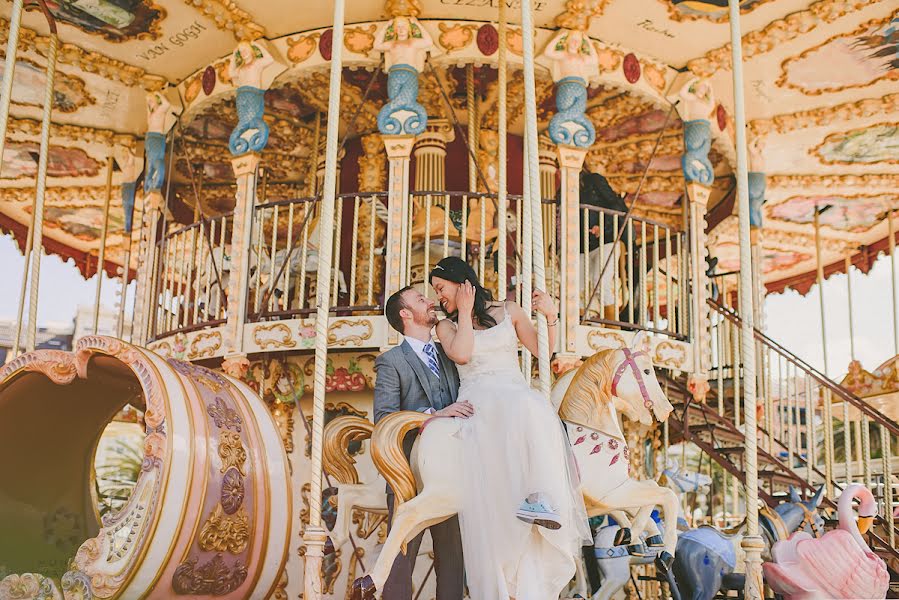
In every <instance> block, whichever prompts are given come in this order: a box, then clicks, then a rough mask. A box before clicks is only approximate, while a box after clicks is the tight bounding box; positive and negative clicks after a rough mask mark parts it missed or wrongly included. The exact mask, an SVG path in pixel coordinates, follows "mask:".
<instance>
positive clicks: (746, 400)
mask: <svg viewBox="0 0 899 600" xmlns="http://www.w3.org/2000/svg"><path fill="white" fill-rule="evenodd" d="M728 5H729V8H730V38H731V40H730V45H731V57H732V61H733V65H732V66H733V87H734V121H735V128H736V134H737V135H736V138H737V139H736V142H737V199H738V202H737V214H738V220H739V232H740V307H741V312H742V313H743V321H742V328H741V332H740V333H741V342H742V343H741V348H742V355H743V410H744V411H745V417H744V421H743V422H744V427H745V429H744V431H745V432H746V435H745V440H746V453H745V461H744V468H745V470H746V524H747V529H748V531H747V535H746V537H745V538H744V539H743V543H742V546H743V549H744V550H745V551H746V583H745V588H744V597H745V598H746V599H747V600H761V598H763V597H764V590H763V587H762V564H761V561H762V558H761V553H762V550H763V549H764V544H763V542H762V538H761V537H760V536H759V515H758V503H759V474H758V436H757V434H756V431H757V430H758V427H757V424H756V401H757V399H756V394H755V389H756V381H755V379H756V373H755V336H754V332H753V329H754V327H755V324H754V322H753V321H754V319H753V303H754V297H755V292H754V290H753V288H752V245H751V242H750V239H749V168H748V161H747V156H746V154H747V153H746V109H745V98H744V92H743V90H744V85H743V48H742V45H741V44H742V36H741V34H740V2H739V0H728Z"/></svg>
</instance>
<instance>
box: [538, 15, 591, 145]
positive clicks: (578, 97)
mask: <svg viewBox="0 0 899 600" xmlns="http://www.w3.org/2000/svg"><path fill="white" fill-rule="evenodd" d="M543 56H545V57H546V58H548V59H550V61H551V62H552V74H553V80H554V81H555V82H556V109H557V111H556V114H555V115H554V116H553V118H552V120H551V121H550V122H549V136H550V138H552V141H553V142H555V143H557V144H565V145H572V146H577V147H579V148H589V147H590V146H591V145H592V144H593V142H594V141H596V130H595V129H594V127H593V123H591V122H590V119H588V118H587V116H586V114H585V112H586V110H587V83H588V82H589V81H590V79H591V78H593V77H595V76H596V75H597V74H598V72H599V59H598V57H597V55H596V48H594V46H593V43H592V42H591V41H590V38H589V37H587V35H586V34H585V33H584V32H583V31H572V30H568V29H563V30H562V31H560V32H559V33H558V34H557V35H556V37H555V38H553V39H552V41H550V43H549V45H548V46H547V47H546V50H544V51H543Z"/></svg>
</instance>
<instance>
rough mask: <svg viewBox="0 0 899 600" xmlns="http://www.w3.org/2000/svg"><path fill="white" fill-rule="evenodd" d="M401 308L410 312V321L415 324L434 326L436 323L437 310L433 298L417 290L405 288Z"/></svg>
mask: <svg viewBox="0 0 899 600" xmlns="http://www.w3.org/2000/svg"><path fill="white" fill-rule="evenodd" d="M403 303H404V304H405V305H406V306H405V308H404V309H403V310H405V311H407V312H408V313H410V314H411V317H412V322H413V323H415V324H416V325H422V326H425V327H428V328H430V327H434V326H435V325H436V324H437V310H436V308H435V304H434V301H433V300H430V299H429V298H428V297H427V296H425V295H424V294H422V293H421V292H419V291H418V290H407V291H406V292H405V293H404V294H403Z"/></svg>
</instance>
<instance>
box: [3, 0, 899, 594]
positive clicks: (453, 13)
mask: <svg viewBox="0 0 899 600" xmlns="http://www.w3.org/2000/svg"><path fill="white" fill-rule="evenodd" d="M0 38H2V40H0V44H2V47H3V48H4V49H2V50H0V51H2V52H3V54H2V55H0V60H2V65H3V68H2V82H0V230H2V231H3V232H4V233H5V234H7V235H9V236H12V237H13V238H14V239H15V241H16V243H17V244H18V247H19V249H20V250H21V251H22V252H23V253H24V255H25V261H26V262H25V269H24V270H23V271H22V272H10V271H12V270H11V269H9V268H8V267H6V268H4V271H3V275H4V280H5V281H6V282H7V286H6V289H7V290H9V295H10V296H16V297H17V298H18V315H17V318H16V324H15V329H16V330H15V339H14V341H13V344H12V349H11V352H10V353H9V355H8V359H7V364H6V365H5V366H4V367H3V368H2V370H0V465H2V468H0V472H2V473H4V474H5V477H4V478H3V483H2V484H0V600H7V599H10V600H11V599H22V600H27V599H39V598H40V599H65V600H73V599H84V600H87V599H90V598H102V599H109V598H122V599H131V598H177V597H182V596H195V597H223V598H234V599H237V598H253V599H257V598H258V599H265V598H273V599H287V598H298V597H299V598H305V599H307V600H318V599H324V598H347V599H350V598H354V599H355V598H359V599H360V600H361V599H363V598H366V599H369V598H370V599H374V598H379V597H381V596H380V593H381V592H380V590H382V589H383V586H384V583H385V581H386V579H387V576H388V575H389V573H390V570H391V566H392V565H393V561H394V558H395V557H396V556H397V555H399V554H403V553H406V551H407V544H408V542H410V541H411V540H412V539H413V538H415V537H416V536H417V535H418V534H419V533H420V532H421V531H423V529H424V528H425V527H426V526H429V525H431V524H433V523H434V522H435V521H439V520H442V519H445V518H448V517H450V516H452V515H453V514H455V512H456V511H457V510H458V507H457V505H456V504H453V503H452V502H451V501H450V500H446V498H442V497H440V498H438V496H436V495H434V494H435V492H434V488H435V485H433V483H432V484H431V485H429V482H433V481H435V480H438V479H441V480H444V483H446V482H447V481H449V483H450V484H452V481H451V477H452V475H451V473H450V471H451V470H449V471H447V472H446V473H437V474H434V473H428V472H426V470H420V469H418V468H416V467H415V465H414V464H413V465H410V462H409V459H408V458H407V457H406V456H405V455H404V454H403V452H402V440H403V439H404V437H405V436H406V434H408V433H409V432H411V431H415V430H418V429H419V428H421V427H422V425H423V423H424V422H425V421H426V419H425V418H424V417H421V415H420V414H419V413H414V412H413V413H411V415H410V413H408V412H401V413H399V415H398V416H397V417H396V418H394V417H393V416H391V417H388V418H387V419H385V420H383V421H379V423H378V425H375V423H374V406H373V394H374V386H375V381H376V372H375V360H376V359H377V358H378V356H379V355H380V354H381V353H383V352H385V351H387V350H389V349H390V348H392V347H395V346H397V345H398V344H400V343H401V342H402V341H403V338H402V335H401V334H400V333H398V332H397V331H396V330H395V329H393V328H391V326H390V324H389V323H388V321H387V318H386V317H385V303H386V299H387V298H389V297H390V296H391V295H392V294H393V293H395V292H397V291H399V290H402V289H404V288H406V287H407V286H410V287H411V288H412V289H415V290H418V291H420V292H421V293H422V294H424V295H426V296H430V297H431V298H434V296H435V294H434V291H433V290H432V288H431V286H430V285H429V283H428V273H429V272H430V270H431V269H432V268H433V267H434V265H436V263H437V262H438V261H440V260H441V259H443V258H445V257H450V256H453V257H459V258H461V259H462V260H463V261H465V262H466V263H467V264H468V265H470V266H471V267H472V268H473V269H474V271H475V273H476V274H477V276H478V278H479V280H480V281H482V282H483V284H484V286H485V288H486V289H487V290H489V291H490V293H491V294H492V296H493V298H495V299H499V300H514V301H516V302H517V303H518V304H519V305H520V306H521V307H522V308H523V309H524V311H525V314H528V315H531V314H533V316H534V323H535V326H536V331H537V345H536V351H535V352H533V353H531V352H530V351H528V350H527V349H526V348H521V350H520V352H519V357H520V366H521V370H522V373H523V374H524V375H525V376H526V378H527V379H528V381H531V382H532V387H533V388H534V389H535V390H538V391H539V392H540V393H541V394H543V395H544V397H545V398H546V401H547V402H549V403H550V404H551V405H552V407H553V408H554V409H555V410H556V411H557V413H558V415H559V418H560V419H561V421H562V422H563V423H564V424H565V427H566V430H567V431H568V434H569V436H568V437H569V443H570V444H571V448H572V453H573V455H574V457H575V458H576V460H577V463H578V467H579V472H580V479H581V481H580V486H581V488H582V491H583V493H584V501H585V505H586V508H587V513H588V516H589V518H590V526H591V529H592V534H593V535H594V536H595V537H594V545H593V547H589V546H588V547H585V548H584V549H583V552H582V553H581V555H579V556H577V557H575V562H576V563H577V570H576V574H575V576H574V577H573V578H572V581H571V583H570V584H569V585H567V586H566V587H565V589H564V590H562V591H561V593H560V597H561V598H577V597H580V598H597V599H611V598H675V599H679V598H692V599H694V600H698V599H703V600H705V599H711V598H715V597H719V598H725V597H734V598H736V597H741V598H742V597H745V598H774V597H775V595H777V597H782V598H788V599H789V598H796V599H799V598H803V599H806V598H884V597H899V550H897V543H896V536H897V533H899V529H897V527H896V518H897V516H899V511H897V506H899V461H893V455H894V454H896V453H897V452H899V425H897V421H896V417H897V409H896V395H897V394H899V377H897V366H896V364H897V363H896V361H897V360H899V308H897V306H899V304H897V302H899V301H897V294H896V287H897V271H896V265H895V260H896V251H895V245H896V231H895V230H896V224H897V222H899V219H897V218H896V215H894V211H895V210H896V209H897V208H899V193H897V189H899V93H897V80H899V12H897V9H896V4H895V2H891V1H890V0H742V1H737V0H730V2H728V1H727V0H690V1H687V0H639V1H638V0H511V1H505V0H503V1H500V2H497V1H496V0H364V1H363V0H354V1H352V2H348V1H346V0H330V1H329V2H320V3H311V2H293V3H291V2H286V1H285V0H256V1H255V2H249V1H246V0H238V1H234V0H190V1H182V0H68V1H64V2H58V1H51V0H36V1H35V0H30V1H29V2H23V0H9V1H7V2H4V3H3V4H2V6H0ZM735 42H739V43H736V44H735ZM45 254H55V255H58V256H60V257H62V258H63V259H65V260H68V261H71V262H73V263H74V264H75V265H76V266H77V268H78V269H79V270H80V271H81V273H82V275H83V276H84V277H85V279H88V278H91V277H96V282H97V283H96V285H97V301H96V306H95V307H94V309H95V312H94V315H95V322H96V320H97V315H98V314H99V312H100V308H101V307H100V300H99V299H100V294H101V287H102V286H103V285H104V277H103V276H102V274H105V275H106V283H105V285H115V286H116V287H117V288H119V290H118V305H117V306H116V307H115V309H116V311H117V312H116V314H117V335H116V336H101V335H96V333H97V331H96V328H95V330H94V335H87V336H85V337H82V338H81V339H80V340H77V341H76V343H75V347H74V349H73V350H72V351H71V352H62V351H58V350H42V349H36V333H37V328H38V325H39V323H38V322H37V315H38V307H39V306H40V302H41V297H40V294H39V293H38V292H39V283H40V277H41V270H40V269H41V262H42V258H43V257H44V255H45ZM881 254H883V255H884V256H885V257H887V258H886V259H885V261H886V262H889V263H890V266H891V268H892V280H891V281H892V289H891V290H886V291H884V292H883V293H884V294H887V295H888V297H889V305H891V306H892V307H893V310H892V314H885V315H883V322H884V323H891V327H890V326H889V325H887V327H885V329H891V330H892V337H893V340H894V347H893V348H892V349H889V348H888V349H885V350H884V354H883V357H882V360H883V363H882V364H881V365H880V366H876V365H869V366H868V368H870V369H871V370H870V371H868V370H865V368H864V366H863V365H862V364H861V363H860V362H858V361H857V360H855V358H856V357H855V346H854V342H853V347H852V358H853V362H852V363H851V364H850V365H848V367H847V374H846V375H845V376H843V375H839V376H838V375H837V374H836V373H829V372H827V369H826V368H825V369H823V370H819V369H816V368H815V367H813V366H812V365H810V364H809V363H808V362H807V361H806V360H803V359H802V358H800V357H799V356H797V355H796V354H794V353H793V352H791V350H790V349H789V348H786V347H784V346H783V345H782V344H780V343H779V342H778V341H777V339H778V332H772V331H768V329H767V327H766V315H765V298H766V295H768V294H778V293H781V292H784V291H785V290H795V291H798V292H799V293H800V294H803V295H804V294H807V293H808V292H809V291H810V290H811V289H813V287H815V286H817V288H816V289H823V288H822V287H821V286H822V284H823V282H824V280H825V279H827V278H829V277H831V276H832V275H834V274H845V276H846V281H847V284H848V288H847V290H846V294H847V295H848V297H849V311H850V314H849V323H850V329H851V328H852V323H853V317H852V280H853V278H856V279H857V278H859V277H861V276H863V274H864V273H867V272H868V271H869V270H870V269H871V268H872V266H873V264H874V262H875V261H876V260H877V259H878V257H880V256H881ZM110 282H112V283H110ZM534 290H545V291H546V292H548V293H549V294H550V295H551V296H552V297H553V298H555V299H556V301H557V302H558V307H559V314H558V320H557V323H558V325H557V326H556V325H555V324H552V325H551V324H550V322H549V321H548V319H547V317H545V316H544V315H543V314H542V313H539V312H535V311H534V310H533V308H534V307H533V306H532V297H533V292H534ZM818 296H819V304H820V312H821V328H820V332H813V333H810V334H809V335H820V339H821V346H822V349H823V353H824V357H825V363H824V364H827V348H828V343H829V342H830V343H831V344H832V343H833V341H832V337H829V336H828V334H827V328H826V323H827V322H828V319H827V318H826V317H827V313H826V310H825V307H826V306H825V305H826V298H825V295H824V294H823V293H819V294H818ZM126 321H130V324H131V326H130V327H129V328H127V329H128V330H130V335H124V332H125V330H126V327H125V324H126ZM551 326H555V327H556V329H555V332H556V334H555V335H552V336H551V335H550V333H549V328H550V327H551ZM857 333H858V335H863V333H864V332H854V331H850V336H851V337H852V339H853V340H854V339H855V336H856V334H857ZM551 339H552V340H553V342H554V344H553V345H552V346H551V345H550V340H551ZM859 339H861V338H859ZM875 367H876V368H875ZM113 391H114V392H115V393H116V394H121V395H120V396H119V395H112V392H113ZM416 415H418V416H416ZM429 427H432V431H435V433H434V434H432V437H433V436H436V435H437V433H436V432H437V431H438V430H439V426H437V427H436V428H434V426H430V425H429ZM420 439H421V440H426V439H427V438H426V437H424V434H423V433H422V437H420ZM38 440H40V441H39V442H38V443H35V442H37V441H38ZM431 447H434V446H433V445H432V446H431ZM441 448H443V447H441ZM451 448H454V446H451V444H448V445H447V446H446V452H452V451H453V450H452V449H451ZM422 452H424V450H422ZM440 452H443V450H440ZM413 462H414V461H413ZM388 483H389V485H390V488H391V489H392V490H393V491H394V492H395V494H396V502H397V504H396V506H397V508H396V514H395V515H393V517H392V518H393V522H392V526H391V527H388V525H389V523H388V520H389V518H388V507H387V497H386V493H385V490H386V489H387V488H386V485H387V484H388ZM453 485H455V484H452V485H447V486H443V487H450V488H451V487H453ZM854 500H857V503H856V504H853V501H854ZM421 507H424V508H421ZM414 547H415V548H417V560H416V561H415V563H414V571H413V573H412V585H413V588H414V598H416V599H418V598H421V599H423V600H424V599H434V598H436V597H437V592H436V582H435V580H436V576H435V560H434V558H435V555H434V551H433V548H432V545H431V540H430V535H429V534H425V536H424V541H423V542H422V544H421V546H420V547H419V546H417V545H415V546H414ZM384 600H394V599H393V598H389V597H388V596H387V595H384ZM402 600H405V599H402ZM438 600H442V599H438ZM472 600H479V599H476V598H472Z"/></svg>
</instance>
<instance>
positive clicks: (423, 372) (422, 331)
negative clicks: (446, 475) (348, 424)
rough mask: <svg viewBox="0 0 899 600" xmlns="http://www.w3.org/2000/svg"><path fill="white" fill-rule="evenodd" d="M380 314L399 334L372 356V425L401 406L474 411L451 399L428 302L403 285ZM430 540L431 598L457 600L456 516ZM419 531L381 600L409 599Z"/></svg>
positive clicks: (452, 387)
mask: <svg viewBox="0 0 899 600" xmlns="http://www.w3.org/2000/svg"><path fill="white" fill-rule="evenodd" d="M384 312H385V314H386V316H387V322H388V323H390V326H391V327H393V328H394V329H396V330H397V331H398V332H400V333H401V334H403V336H404V340H403V343H402V344H400V345H399V346H397V347H395V348H392V349H390V350H388V351H387V352H384V353H383V354H381V355H380V356H379V357H378V358H377V359H376V360H375V373H376V379H375V399H374V406H375V423H377V422H378V421H380V420H381V419H383V418H384V417H386V416H387V415H389V414H390V413H394V412H397V411H401V410H415V411H419V412H424V413H428V414H433V415H434V416H439V417H462V418H466V417H469V416H471V415H472V414H473V412H474V409H473V407H472V406H471V404H469V403H468V402H456V395H457V394H458V392H459V374H458V373H457V372H456V365H455V364H453V362H452V361H451V360H450V359H449V358H447V356H446V354H444V352H443V349H442V348H441V347H440V346H439V345H437V344H435V343H434V342H433V341H432V340H431V330H432V329H433V328H434V326H435V325H437V311H436V309H435V304H434V301H433V300H429V299H428V298H427V297H426V296H424V295H423V294H422V293H421V292H419V291H417V290H415V289H414V288H412V286H407V287H405V288H403V289H401V290H400V291H398V292H396V293H395V294H393V295H392V296H390V298H388V299H387V304H386V306H385V309H384ZM415 435H416V434H415V432H411V433H409V435H407V436H406V439H405V440H404V441H403V451H404V452H405V453H406V458H409V455H410V454H411V452H412V445H413V443H414V442H415ZM393 505H394V494H393V490H391V489H390V488H387V507H388V510H389V523H393ZM430 530H431V538H432V539H433V542H434V570H435V572H436V574H437V600H462V588H463V562H462V536H461V535H460V533H459V518H458V517H456V516H454V517H452V518H450V519H447V520H446V521H443V522H442V523H438V524H437V525H434V526H432V527H431V528H430ZM422 535H423V534H421V535H419V536H418V537H416V538H415V539H414V540H412V541H411V542H409V544H408V549H407V551H406V555H405V556H403V555H402V554H400V555H398V556H397V557H396V560H395V561H394V563H393V569H392V570H391V572H390V577H388V579H387V582H386V583H385V584H384V591H383V594H384V598H385V600H412V571H413V569H414V568H415V557H416V555H417V554H418V547H419V545H420V544H421V537H422Z"/></svg>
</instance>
